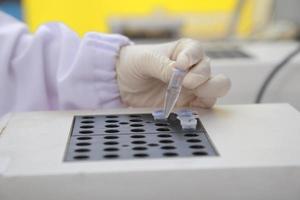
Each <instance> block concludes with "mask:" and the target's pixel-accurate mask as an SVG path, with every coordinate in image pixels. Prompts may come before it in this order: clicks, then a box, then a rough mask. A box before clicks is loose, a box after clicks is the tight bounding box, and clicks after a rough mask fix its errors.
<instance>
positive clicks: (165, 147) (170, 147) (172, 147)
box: [161, 146, 176, 150]
mask: <svg viewBox="0 0 300 200" xmlns="http://www.w3.org/2000/svg"><path fill="white" fill-rule="evenodd" d="M161 149H164V150H170V149H176V147H174V146H162V147H161Z"/></svg>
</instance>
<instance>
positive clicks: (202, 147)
mask: <svg viewBox="0 0 300 200" xmlns="http://www.w3.org/2000/svg"><path fill="white" fill-rule="evenodd" d="M190 148H191V149H204V146H202V145H191V146H190Z"/></svg>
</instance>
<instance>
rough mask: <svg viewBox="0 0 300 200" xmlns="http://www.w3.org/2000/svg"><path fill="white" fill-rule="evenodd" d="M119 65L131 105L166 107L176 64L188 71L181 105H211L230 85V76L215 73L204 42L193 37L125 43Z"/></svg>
mask: <svg viewBox="0 0 300 200" xmlns="http://www.w3.org/2000/svg"><path fill="white" fill-rule="evenodd" d="M116 67H117V79H118V85H119V89H120V93H121V98H122V101H123V103H125V104H127V105H128V106H134V107H162V106H163V104H164V98H165V92H166V87H167V86H168V83H169V80H170V78H171V75H172V72H173V70H172V69H173V68H174V67H177V68H181V69H183V70H187V71H188V73H187V74H186V76H185V78H184V80H183V87H182V90H181V94H180V96H179V98H178V101H177V104H176V106H177V107H182V106H196V107H202V108H210V107H212V106H213V105H214V104H215V102H216V100H217V98H218V97H222V96H224V95H225V94H226V93H227V92H228V90H229V88H230V81H229V79H228V78H227V77H225V76H223V75H216V76H211V70H210V61H209V58H208V57H206V56H205V54H204V52H203V50H202V48H201V45H200V42H198V41H196V40H191V39H180V40H178V41H176V42H171V43H165V44H158V45H130V46H125V47H123V48H122V49H121V51H120V56H119V59H118V62H117V66H116Z"/></svg>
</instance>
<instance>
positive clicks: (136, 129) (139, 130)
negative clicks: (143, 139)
mask: <svg viewBox="0 0 300 200" xmlns="http://www.w3.org/2000/svg"><path fill="white" fill-rule="evenodd" d="M131 132H135V133H137V132H145V129H141V128H134V129H131Z"/></svg>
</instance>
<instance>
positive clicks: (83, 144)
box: [76, 142, 91, 146]
mask: <svg viewBox="0 0 300 200" xmlns="http://www.w3.org/2000/svg"><path fill="white" fill-rule="evenodd" d="M76 145H77V146H89V145H91V143H89V142H79V143H76Z"/></svg>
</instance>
